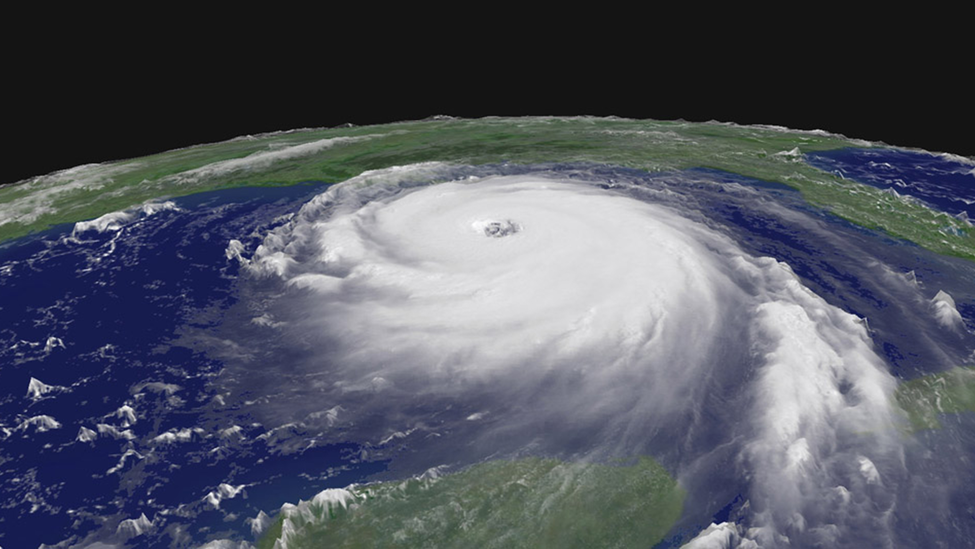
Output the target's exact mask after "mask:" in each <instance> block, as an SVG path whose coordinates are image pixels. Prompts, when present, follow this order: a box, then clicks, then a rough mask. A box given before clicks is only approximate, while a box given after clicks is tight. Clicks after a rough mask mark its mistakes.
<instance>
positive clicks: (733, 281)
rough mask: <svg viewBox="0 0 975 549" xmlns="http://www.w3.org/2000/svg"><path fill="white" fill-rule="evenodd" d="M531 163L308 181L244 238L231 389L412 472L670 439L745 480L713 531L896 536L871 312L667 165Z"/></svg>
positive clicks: (706, 482)
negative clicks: (650, 170)
mask: <svg viewBox="0 0 975 549" xmlns="http://www.w3.org/2000/svg"><path fill="white" fill-rule="evenodd" d="M497 171H498V172H503V171H504V170H497ZM523 172H524V173H516V174H511V173H507V174H505V173H496V174H492V173H489V170H488V171H485V170H484V169H480V170H479V171H477V172H475V171H473V170H468V171H467V172H464V170H462V169H458V168H453V167H450V166H446V165H438V164H427V165H415V166H408V167H400V168H395V169H391V170H385V171H381V172H371V173H367V174H364V175H363V176H360V177H358V178H355V179H353V180H351V181H348V182H346V183H343V184H340V185H336V186H334V187H331V188H330V189H329V190H328V191H327V192H325V193H323V194H321V195H319V196H318V197H316V198H315V199H314V200H312V201H310V202H309V203H308V204H306V205H305V206H304V207H303V208H302V210H301V211H300V212H299V213H298V214H297V215H296V216H295V217H294V218H293V219H292V220H291V221H290V222H289V223H287V224H285V225H283V226H282V227H279V228H278V229H276V230H274V231H273V232H272V233H270V234H269V235H267V237H266V238H265V239H264V242H263V244H262V245H261V246H260V247H259V248H258V249H257V250H256V252H255V253H254V254H253V256H252V257H251V258H250V259H245V258H242V261H244V262H245V263H246V264H247V267H246V269H245V271H246V273H247V276H246V277H245V280H244V283H243V289H242V295H243V296H244V297H245V299H244V300H243V302H244V305H243V306H242V307H240V308H239V311H243V312H241V313H240V315H239V316H240V318H239V319H238V321H237V324H238V325H235V326H234V327H233V331H234V332H235V333H238V334H239V333H245V332H246V333H247V334H249V335H248V336H247V337H243V338H239V339H238V342H237V346H235V347H234V350H233V351H232V353H236V355H235V356H237V360H236V361H233V360H231V361H228V363H231V364H232V363H235V362H236V364H237V366H235V367H234V366H231V367H229V368H228V369H227V370H226V372H225V373H224V380H223V382H224V383H225V384H226V386H227V387H228V395H231V394H233V395H235V396H236V397H238V398H240V399H241V400H246V399H250V400H247V403H248V404H250V405H253V404H255V403H257V406H255V410H256V411H254V412H252V413H254V414H255V415H256V417H257V418H258V419H259V420H261V421H262V422H264V423H265V424H283V425H290V424H295V423H300V424H301V425H303V426H306V427H307V426H318V427H328V428H329V429H326V430H324V432H327V433H332V434H326V435H324V437H325V438H328V437H334V438H335V441H339V440H352V441H355V442H358V443H360V444H363V445H364V446H366V447H370V448H372V449H373V450H372V452H373V454H372V456H371V457H374V458H375V457H386V458H391V457H392V456H393V455H394V454H395V456H396V459H394V460H393V461H392V465H391V467H392V469H393V470H394V471H397V470H398V471H399V472H400V473H402V474H417V473H419V472H422V471H423V470H425V469H427V468H429V467H433V466H436V465H440V464H443V463H446V462H450V463H451V464H461V465H462V464H464V463H475V462H478V461H480V460H483V459H487V458H495V457H515V456H524V455H535V454H537V455H550V456H558V457H561V458H565V459H574V460H607V459H612V458H618V457H622V458H626V457H631V456H636V455H644V454H646V455H652V456H654V457H655V458H656V459H658V460H660V461H661V463H663V464H664V465H665V466H666V467H667V468H668V469H669V470H671V471H673V472H674V473H675V474H676V475H677V476H678V478H679V479H680V481H681V483H682V484H683V485H684V486H685V487H686V488H687V490H688V492H689V502H690V504H689V507H690V506H693V505H694V504H695V503H696V504H701V505H704V504H705V502H710V503H709V505H712V506H713V504H714V502H716V501H724V502H727V501H731V500H732V499H734V498H735V496H736V495H737V494H742V495H743V497H744V498H745V499H746V500H747V504H745V505H744V506H742V507H741V508H740V510H739V511H738V512H739V513H740V515H741V516H742V517H743V518H742V520H740V521H739V522H738V523H737V524H734V523H732V522H727V523H724V524H720V525H715V526H714V527H712V528H710V529H708V530H706V531H704V532H703V533H701V535H700V536H699V537H698V538H697V539H696V540H694V541H692V542H691V545H692V546H696V547H725V546H741V547H753V546H756V544H757V545H758V546H762V547H773V546H790V545H791V546H813V545H817V544H820V545H824V546H865V545H864V544H867V545H871V546H883V545H885V544H888V543H890V542H891V540H892V536H893V534H892V530H891V528H890V514H891V511H892V509H893V507H894V502H895V499H896V498H895V495H894V494H895V493H896V491H897V486H898V484H899V483H900V482H901V480H902V479H903V477H904V467H905V466H904V462H903V451H904V450H903V444H902V441H901V438H900V437H901V435H899V434H898V432H899V431H898V425H897V423H898V417H899V416H898V415H897V413H896V411H895V409H894V407H893V406H894V405H893V404H892V398H891V396H892V394H893V391H894V390H895V387H896V382H895V379H894V378H893V376H891V375H890V374H889V373H888V372H887V369H886V367H885V364H884V361H883V360H882V359H881V358H880V357H879V356H878V355H877V354H876V353H875V351H874V349H873V347H872V343H871V340H870V337H869V335H868V332H867V329H866V328H865V323H864V321H863V319H861V318H859V317H857V316H855V315H852V314H849V313H847V312H844V311H843V310H841V309H839V308H837V307H834V306H833V305H830V304H828V303H827V302H826V301H824V300H823V299H822V298H820V297H819V296H817V295H816V294H815V293H814V292H812V291H810V290H809V289H808V288H807V287H805V286H804V285H803V284H802V283H801V282H800V280H799V279H798V277H797V276H796V275H795V274H794V273H793V271H792V270H791V269H790V267H789V266H788V265H787V264H785V263H783V262H780V261H777V260H775V259H772V258H769V257H761V256H756V255H752V254H749V253H747V252H745V251H743V249H742V248H741V247H740V246H739V245H738V244H737V243H736V242H735V241H734V240H733V239H732V238H731V237H730V236H728V235H727V234H723V231H720V230H719V228H720V227H719V226H718V224H717V223H715V222H712V221H710V220H709V219H708V218H707V215H706V212H705V213H702V210H701V208H695V207H694V204H689V203H688V202H687V200H686V199H685V198H684V197H682V196H681V195H680V194H679V193H674V192H673V190H672V189H670V188H668V185H667V184H654V185H648V184H646V182H642V183H636V182H632V181H626V180H625V178H621V177H609V178H608V177H605V176H604V175H600V174H598V173H595V172H587V171H586V170H576V171H572V170H569V171H558V170H555V171H553V170H543V169H539V170H535V171H531V170H527V171H526V170H523ZM434 182H435V183H434ZM725 187H726V190H727V189H728V188H731V189H732V192H733V193H737V194H738V196H737V197H736V198H735V200H748V199H749V197H750V195H755V191H753V190H750V189H746V188H744V187H737V188H736V187H735V186H730V187H729V186H727V185H725ZM726 190H723V191H722V192H726ZM755 196H757V195H755ZM729 198H730V195H729ZM228 253H229V252H228ZM228 323H229V324H233V322H231V321H228ZM244 325H246V330H245V329H244V327H245V326H244ZM227 353H231V351H227ZM272 363H273V364H283V365H286V367H281V368H279V367H274V368H265V367H264V366H263V365H268V364H272ZM255 395H257V396H255ZM333 427H334V428H333ZM377 433H378V434H377ZM400 440H403V441H405V440H409V441H410V448H411V450H410V452H401V453H399V454H396V453H395V451H394V450H393V449H392V448H393V447H395V444H391V443H395V442H396V441H400ZM722 498H725V500H722ZM714 511H716V509H711V510H710V512H709V513H707V514H708V515H710V514H711V513H713V512H714ZM705 518H706V517H698V521H700V520H705ZM706 525H707V523H706V522H705V523H704V524H703V526H706Z"/></svg>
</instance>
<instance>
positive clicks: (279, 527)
mask: <svg viewBox="0 0 975 549" xmlns="http://www.w3.org/2000/svg"><path fill="white" fill-rule="evenodd" d="M345 493H346V494H347V499H346V500H345V501H346V502H347V506H343V505H341V504H339V503H338V502H336V501H331V502H328V501H319V502H315V501H314V500H313V501H312V502H302V503H299V504H298V505H297V506H291V507H290V508H286V509H284V510H282V512H281V514H280V515H279V516H278V518H277V519H276V521H275V522H274V524H273V525H272V526H271V527H270V528H269V529H268V531H267V532H266V533H265V535H264V537H263V538H261V540H260V541H259V542H258V544H257V546H258V548H260V549H272V548H273V547H274V545H275V542H276V541H278V540H279V539H281V538H282V536H284V537H285V540H284V541H286V543H287V547H288V548H289V549H297V548H302V547H316V548H318V547H344V548H351V547H382V548H406V547H437V548H465V549H466V548H470V547H478V548H505V549H510V548H519V547H524V548H541V547H558V548H560V549H561V548H573V547H586V548H598V547H606V548H608V547H651V546H653V545H654V544H655V543H657V542H658V541H660V540H661V539H663V537H664V536H665V535H666V533H667V532H668V531H669V530H670V529H671V527H672V526H673V525H674V523H675V522H676V521H677V519H678V518H679V517H680V514H681V510H682V508H683V503H684V498H685V492H684V490H683V489H681V488H680V486H678V484H677V482H676V481H675V480H674V479H673V478H671V477H670V475H668V473H667V471H665V470H664V468H663V467H662V466H660V465H659V464H658V463H657V462H656V461H654V460H652V459H650V458H648V457H641V458H639V459H638V460H635V461H634V462H632V463H629V464H618V465H606V464H593V463H589V464H582V463H566V462H562V461H558V460H554V459H539V458H528V459H521V460H516V461H508V460H495V461H489V462H486V463H482V464H479V465H474V466H472V467H470V468H468V469H466V470H463V471H460V472H457V473H453V474H448V475H444V476H440V477H439V478H430V477H421V478H413V479H410V480H406V481H402V482H382V483H375V484H367V485H362V486H352V487H350V488H348V489H347V490H346V492H345Z"/></svg>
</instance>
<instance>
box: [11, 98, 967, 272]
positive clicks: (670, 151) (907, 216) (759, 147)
mask: <svg viewBox="0 0 975 549" xmlns="http://www.w3.org/2000/svg"><path fill="white" fill-rule="evenodd" d="M328 140H334V141H328ZM864 145H865V144H864V143H863V142H857V141H852V140H848V139H845V138H842V137H838V136H832V135H823V134H820V133H814V132H797V131H788V130H784V129H780V128H770V127H767V128H762V127H752V126H736V125H731V124H721V123H691V122H680V121H653V120H625V119H613V118H588V117H581V118H484V119H477V120H453V119H447V120H426V121H419V122H403V123H397V124H386V125H378V126H367V127H352V128H330V129H316V130H300V131H293V132H282V133H275V134H267V135H260V136H256V137H249V138H240V139H235V140H231V141H226V142H222V143H213V144H207V145H200V146H196V147H190V148H186V149H180V150H175V151H170V152H165V153H161V154H157V155H153V156H147V157H143V158H136V159H131V160H125V161H121V162H114V163H108V164H101V165H93V166H88V167H83V168H78V169H75V170H69V171H66V172H58V173H55V174H51V175H48V176H41V177H37V178H34V179H30V180H26V181H22V182H19V183H16V184H11V185H4V186H2V187H0V242H3V241H6V240H10V239H13V238H17V237H20V236H24V235H26V234H29V233H31V232H35V231H39V230H43V229H45V228H48V227H51V226H54V225H57V224H61V223H72V222H77V221H81V220H85V219H92V218H95V217H98V216H100V215H103V214H106V213H109V212H112V211H118V210H122V209H125V208H128V207H131V206H135V205H138V204H141V203H143V202H145V201H147V200H151V199H156V198H160V197H176V196H185V195H189V194H193V193H198V192H202V191H208V190H215V189H221V188H228V187H243V186H261V185H273V186H276V185H293V184H296V183H301V182H306V181H323V182H326V183H335V182H340V181H344V180H346V179H348V178H350V177H353V176H356V175H359V174H361V173H363V172H364V171H367V170H375V169H381V168H388V167H390V166H398V165H407V164H414V163H419V162H427V161H439V162H447V163H453V164H465V165H480V164H493V163H500V162H509V163H514V164H535V163H543V162H594V163H603V164H610V165H616V166H623V167H630V168H636V169H641V170H646V171H649V172H659V171H670V170H683V169H688V168H695V167H706V168H713V169H719V170H725V171H728V172H732V173H737V174H740V175H744V176H748V177H752V178H756V179H761V180H765V181H771V182H777V183H782V184H785V185H788V186H790V187H792V188H794V189H797V190H798V191H800V192H801V193H802V195H803V197H804V198H805V200H807V201H808V202H809V203H810V204H812V205H815V206H818V207H821V208H824V209H826V210H828V211H829V212H831V213H833V214H835V215H837V216H839V217H842V218H844V219H847V220H849V221H851V222H853V223H856V224H859V225H861V226H864V227H867V228H871V229H876V230H881V231H884V232H886V233H888V234H889V235H891V236H893V237H897V238H901V239H905V240H908V241H911V242H914V243H916V244H918V245H920V246H923V247H924V248H927V249H929V250H932V251H935V252H938V253H942V254H948V255H953V256H959V257H965V258H968V259H975V235H973V234H972V231H971V229H970V227H968V225H967V224H965V223H963V222H961V221H960V220H957V219H955V218H954V217H952V216H950V215H948V214H946V213H944V212H940V211H936V210H933V209H931V208H928V207H926V206H923V205H920V204H918V203H916V202H915V201H913V200H911V199H909V198H905V197H898V196H894V195H892V194H888V193H885V192H883V191H882V190H880V189H876V188H874V187H870V186H867V185H861V184H858V183H854V182H851V181H847V180H844V179H841V178H839V177H836V176H834V175H832V174H829V173H826V172H824V171H822V170H819V169H817V168H814V167H812V166H809V165H807V164H806V163H805V162H803V161H802V157H801V154H800V153H804V152H811V151H820V150H828V149H836V148H842V147H851V146H864Z"/></svg>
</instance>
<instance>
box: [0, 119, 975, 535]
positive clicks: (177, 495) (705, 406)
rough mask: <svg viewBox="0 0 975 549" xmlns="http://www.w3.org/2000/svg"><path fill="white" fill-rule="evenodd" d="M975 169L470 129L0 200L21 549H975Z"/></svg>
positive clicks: (527, 129)
mask: <svg viewBox="0 0 975 549" xmlns="http://www.w3.org/2000/svg"><path fill="white" fill-rule="evenodd" d="M969 216H975V161H973V160H972V159H968V158H963V157H957V156H952V155H949V154H944V153H932V152H926V151H922V150H912V149H906V148H900V147H896V146H889V145H884V144H880V143H871V142H866V141H861V140H857V139H851V138H847V137H844V136H840V135H834V134H829V133H827V132H823V131H795V130H790V129H786V128H781V127H774V126H738V125H734V124H724V123H703V124H702V123H689V122H679V121H678V122H661V121H652V120H627V119H617V118H589V117H579V118H546V117H540V118H484V119H478V120H462V119H452V118H449V117H439V118H435V119H430V120H425V121H419V122H403V123H397V124H389V125H380V126H367V127H340V128H330V129H316V130H295V131H290V132H280V133H273V134H265V135H257V136H244V137H241V138H238V139H234V140H231V141H227V142H222V143H215V144H206V145H200V146H195V147H190V148H187V149H180V150H174V151H170V152H166V153H162V154H157V155H154V156H148V157H144V158H136V159H132V160H127V161H122V162H114V163H107V164H92V165H84V166H79V167H77V168H73V169H69V170H64V171H61V172H57V173H53V174H50V175H45V176H40V177H36V178H32V179H29V180H25V181H21V182H19V183H16V184H11V185H6V186H2V187H0V365H2V366H0V546H2V547H4V548H6V549H12V548H14V549H15V548H21V547H59V548H69V547H71V548H82V547H90V548H101V549H105V548H112V547H160V548H162V547H207V548H211V549H217V548H251V547H261V548H265V547H266V548H271V547H274V548H279V549H283V548H298V547H322V546H333V545H334V546H357V547H358V546H366V547H420V546H422V547H546V546H547V547H582V546H585V547H646V548H650V547H659V548H676V547H690V548H719V547H724V548H731V547H740V548H755V547H857V548H860V547H922V546H923V547H963V546H969V545H970V544H971V540H972V539H975V468H973V467H972V466H971V463H972V459H973V458H975V413H973V412H975V370H973V366H975V354H973V353H975V337H973V330H975V230H973V227H972V224H971V222H970V221H969Z"/></svg>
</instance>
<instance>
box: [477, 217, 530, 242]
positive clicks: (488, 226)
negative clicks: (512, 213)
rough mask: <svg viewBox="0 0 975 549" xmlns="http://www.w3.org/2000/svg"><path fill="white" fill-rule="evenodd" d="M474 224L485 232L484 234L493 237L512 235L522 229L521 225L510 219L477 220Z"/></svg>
mask: <svg viewBox="0 0 975 549" xmlns="http://www.w3.org/2000/svg"><path fill="white" fill-rule="evenodd" d="M473 225H474V229H475V230H477V231H480V232H483V233H484V236H490V237H493V238H501V237H503V236H508V235H512V234H515V233H517V232H518V231H520V230H521V226H520V225H518V224H517V223H515V222H514V221H511V220H510V219H506V220H504V221H476V222H474V224H473Z"/></svg>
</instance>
